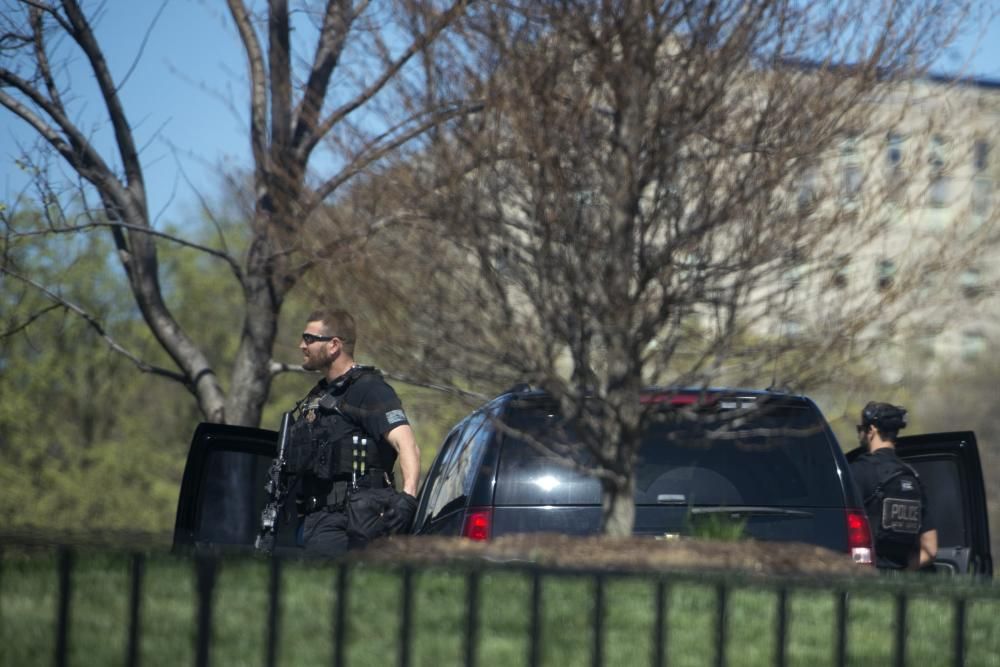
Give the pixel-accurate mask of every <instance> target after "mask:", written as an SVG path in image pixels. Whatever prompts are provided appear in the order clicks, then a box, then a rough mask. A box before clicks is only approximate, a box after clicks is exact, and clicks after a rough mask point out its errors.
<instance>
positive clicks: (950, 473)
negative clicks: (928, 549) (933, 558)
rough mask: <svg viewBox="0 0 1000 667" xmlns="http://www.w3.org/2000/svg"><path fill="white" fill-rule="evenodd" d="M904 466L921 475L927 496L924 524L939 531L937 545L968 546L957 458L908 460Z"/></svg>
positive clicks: (921, 481)
mask: <svg viewBox="0 0 1000 667" xmlns="http://www.w3.org/2000/svg"><path fill="white" fill-rule="evenodd" d="M907 463H909V464H910V465H912V466H913V467H914V469H916V471H917V474H919V475H920V483H921V485H922V486H923V487H924V493H925V495H926V496H927V521H928V523H929V524H930V526H929V527H930V528H936V529H937V531H938V544H939V545H940V546H942V547H954V546H969V544H970V542H971V540H970V539H969V537H968V535H967V534H966V525H967V523H968V522H967V520H966V516H965V503H964V502H962V479H961V472H960V468H959V464H958V459H957V458H955V457H954V456H943V457H940V458H937V457H935V458H931V457H927V458H923V457H921V458H917V459H908V460H907Z"/></svg>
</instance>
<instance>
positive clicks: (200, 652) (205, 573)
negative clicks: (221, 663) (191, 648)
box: [195, 555, 218, 667]
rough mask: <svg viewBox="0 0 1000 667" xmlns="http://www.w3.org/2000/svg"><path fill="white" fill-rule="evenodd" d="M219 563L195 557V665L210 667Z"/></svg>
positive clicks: (203, 557) (207, 557)
mask: <svg viewBox="0 0 1000 667" xmlns="http://www.w3.org/2000/svg"><path fill="white" fill-rule="evenodd" d="M217 568H218V562H217V560H216V559H215V558H214V557H211V556H204V555H200V556H197V557H195V573H196V576H197V580H198V631H197V634H196V638H195V664H196V665H197V667H208V663H209V653H210V649H211V647H212V595H213V594H214V592H215V578H216V570H217Z"/></svg>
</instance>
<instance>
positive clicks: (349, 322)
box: [306, 309, 358, 357]
mask: <svg viewBox="0 0 1000 667" xmlns="http://www.w3.org/2000/svg"><path fill="white" fill-rule="evenodd" d="M306 321H307V322H322V323H323V334H324V335H326V336H336V337H337V338H339V339H340V340H341V341H343V343H344V351H345V352H347V354H349V355H351V356H352V357H353V356H354V343H355V342H357V336H358V330H357V326H356V325H355V324H354V318H353V317H351V314H350V313H349V312H347V311H346V310H327V309H320V310H314V311H313V312H311V313H310V314H309V319H308V320H306Z"/></svg>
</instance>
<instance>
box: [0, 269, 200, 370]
mask: <svg viewBox="0 0 1000 667" xmlns="http://www.w3.org/2000/svg"><path fill="white" fill-rule="evenodd" d="M0 273H4V274H6V275H8V276H10V277H12V278H15V279H17V280H20V281H21V282H23V283H24V284H26V285H30V286H31V287H33V288H35V289H37V290H38V291H40V292H41V293H42V294H44V295H45V296H46V297H48V298H49V299H51V300H52V301H54V302H55V303H56V304H58V306H60V307H63V308H65V309H66V310H69V311H70V312H72V313H74V314H76V315H78V316H80V317H81V318H83V320H84V321H85V322H86V323H87V324H88V325H90V327H91V328H92V329H93V330H94V331H95V332H97V335H98V336H100V337H101V338H103V339H104V340H105V341H106V342H107V344H108V347H110V348H111V349H112V350H114V351H115V352H117V353H119V354H121V355H122V356H124V357H126V358H127V359H128V360H129V361H131V362H132V363H133V364H135V366H136V367H137V368H138V369H139V370H141V371H143V372H145V373H152V374H153V375H159V376H162V377H165V378H169V379H171V380H175V381H177V382H180V383H181V384H183V385H184V386H185V387H188V389H189V390H190V389H191V385H190V384H189V383H188V381H187V377H186V376H184V375H183V374H181V373H177V372H176V371H171V370H168V369H166V368H160V367H158V366H153V365H151V364H149V363H147V362H145V361H143V360H142V359H140V358H139V357H137V356H135V355H134V354H132V353H131V352H129V351H128V350H127V349H125V347H124V346H123V345H121V344H120V343H119V342H118V341H116V340H115V339H114V338H112V337H111V335H110V334H109V333H108V332H107V331H106V330H105V329H104V325H102V324H101V323H100V322H99V321H98V320H97V318H95V317H94V316H93V315H91V314H90V313H88V312H87V311H86V310H84V309H83V308H81V307H80V306H78V305H76V304H75V303H72V302H71V301H68V300H66V299H64V298H63V297H61V296H59V295H58V294H56V293H55V292H53V291H52V290H50V289H48V288H47V287H45V286H44V285H41V284H40V283H37V282H35V281H34V280H32V279H31V278H28V277H27V276H22V275H21V274H19V273H15V272H14V271H11V270H10V269H8V268H7V267H3V266H0ZM5 335H6V334H5Z"/></svg>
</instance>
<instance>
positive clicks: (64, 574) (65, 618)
mask: <svg viewBox="0 0 1000 667" xmlns="http://www.w3.org/2000/svg"><path fill="white" fill-rule="evenodd" d="M58 568H59V603H58V604H57V605H56V655H55V663H56V667H66V660H67V659H66V654H67V653H68V652H69V613H70V600H71V598H72V596H73V577H72V573H73V551H72V550H71V549H70V548H69V547H66V546H63V547H60V548H59V560H58Z"/></svg>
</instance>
